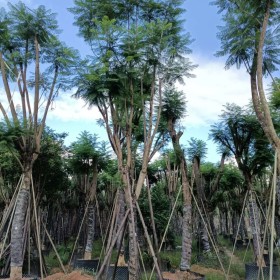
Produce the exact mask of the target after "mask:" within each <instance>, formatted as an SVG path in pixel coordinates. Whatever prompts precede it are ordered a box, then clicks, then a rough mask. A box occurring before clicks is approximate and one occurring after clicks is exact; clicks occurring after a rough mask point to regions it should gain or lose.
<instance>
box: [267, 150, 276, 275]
mask: <svg viewBox="0 0 280 280" xmlns="http://www.w3.org/2000/svg"><path fill="white" fill-rule="evenodd" d="M276 178H277V151H276V152H275V159H274V174H273V194H272V215H271V235H270V266H269V280H272V272H273V271H272V268H273V234H274V219H275V200H276Z"/></svg>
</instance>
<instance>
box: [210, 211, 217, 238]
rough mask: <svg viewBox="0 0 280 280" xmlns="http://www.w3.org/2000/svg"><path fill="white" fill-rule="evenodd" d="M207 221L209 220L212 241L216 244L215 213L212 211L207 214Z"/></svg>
mask: <svg viewBox="0 0 280 280" xmlns="http://www.w3.org/2000/svg"><path fill="white" fill-rule="evenodd" d="M209 219H210V226H211V231H212V234H213V238H214V240H215V241H216V242H217V241H218V234H217V229H216V226H215V211H212V212H211V213H209Z"/></svg>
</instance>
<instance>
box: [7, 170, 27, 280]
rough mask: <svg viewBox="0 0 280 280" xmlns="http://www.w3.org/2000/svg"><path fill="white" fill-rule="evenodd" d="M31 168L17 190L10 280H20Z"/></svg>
mask: <svg viewBox="0 0 280 280" xmlns="http://www.w3.org/2000/svg"><path fill="white" fill-rule="evenodd" d="M30 180H31V168H28V171H26V172H25V173H24V179H23V185H22V188H21V189H20V190H19V194H18V199H17V201H16V209H15V214H14V217H13V222H12V229H11V265H10V268H11V271H10V279H11V280H19V279H22V265H23V256H24V252H23V247H24V224H25V217H26V214H27V208H28V203H29V196H30V192H29V191H30V182H31V181H30Z"/></svg>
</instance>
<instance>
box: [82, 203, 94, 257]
mask: <svg viewBox="0 0 280 280" xmlns="http://www.w3.org/2000/svg"><path fill="white" fill-rule="evenodd" d="M87 227H88V228H87V241H86V249H85V254H84V259H85V260H91V253H92V245H93V240H94V232H95V231H94V229H95V211H94V203H93V202H92V201H91V202H90V204H89V206H88V226H87Z"/></svg>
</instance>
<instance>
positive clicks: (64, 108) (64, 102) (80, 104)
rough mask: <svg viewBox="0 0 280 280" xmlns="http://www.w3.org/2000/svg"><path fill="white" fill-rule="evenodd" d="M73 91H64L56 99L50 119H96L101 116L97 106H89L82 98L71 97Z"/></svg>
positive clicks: (64, 120) (50, 112)
mask: <svg viewBox="0 0 280 280" xmlns="http://www.w3.org/2000/svg"><path fill="white" fill-rule="evenodd" d="M72 94H73V93H63V94H61V95H60V96H59V98H57V99H55V101H54V102H53V104H52V106H51V110H50V111H49V115H48V120H52V121H53V120H58V121H63V122H67V121H70V120H71V121H94V120H97V119H99V118H101V115H100V113H99V111H98V109H97V108H96V107H92V108H90V109H89V108H88V105H87V104H86V103H85V102H84V101H83V100H82V99H75V98H73V97H71V95H72Z"/></svg>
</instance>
